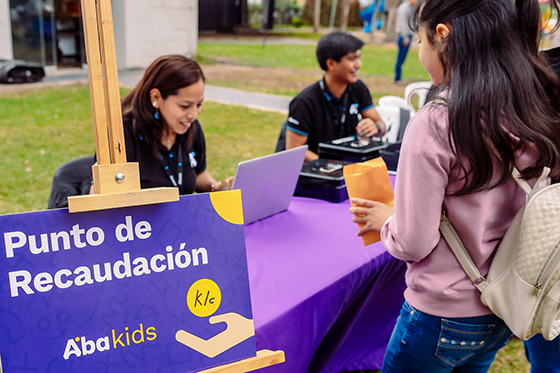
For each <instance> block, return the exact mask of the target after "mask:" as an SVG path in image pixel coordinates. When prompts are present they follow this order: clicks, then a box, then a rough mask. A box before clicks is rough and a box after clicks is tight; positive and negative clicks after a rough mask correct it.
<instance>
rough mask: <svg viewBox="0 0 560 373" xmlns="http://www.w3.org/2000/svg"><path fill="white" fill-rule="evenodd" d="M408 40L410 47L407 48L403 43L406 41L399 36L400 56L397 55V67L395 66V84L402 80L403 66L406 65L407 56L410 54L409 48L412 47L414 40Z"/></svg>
mask: <svg viewBox="0 0 560 373" xmlns="http://www.w3.org/2000/svg"><path fill="white" fill-rule="evenodd" d="M406 39H408V45H407V46H406V47H405V46H404V45H403V41H404V40H405V39H403V37H402V36H399V40H398V45H399V54H398V55H397V65H396V66H395V82H398V81H399V80H401V76H402V65H403V63H404V60H405V59H406V54H407V53H408V48H409V47H410V43H411V42H412V38H406Z"/></svg>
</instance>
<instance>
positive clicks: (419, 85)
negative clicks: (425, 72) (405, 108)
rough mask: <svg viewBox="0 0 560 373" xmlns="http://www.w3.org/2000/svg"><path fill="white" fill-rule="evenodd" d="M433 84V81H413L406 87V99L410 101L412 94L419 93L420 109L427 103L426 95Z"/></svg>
mask: <svg viewBox="0 0 560 373" xmlns="http://www.w3.org/2000/svg"><path fill="white" fill-rule="evenodd" d="M432 85H433V83H432V82H416V83H411V84H409V85H407V86H406V87H405V89H404V99H405V100H406V102H410V98H411V97H412V95H418V109H420V108H421V107H422V106H424V104H425V103H426V96H428V91H429V90H430V88H431V87H432Z"/></svg>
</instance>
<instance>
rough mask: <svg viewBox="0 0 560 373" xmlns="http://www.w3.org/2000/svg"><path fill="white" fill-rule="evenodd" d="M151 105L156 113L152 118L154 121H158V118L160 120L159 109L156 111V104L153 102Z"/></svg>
mask: <svg viewBox="0 0 560 373" xmlns="http://www.w3.org/2000/svg"><path fill="white" fill-rule="evenodd" d="M152 105H153V106H154V107H155V108H156V112H155V114H154V118H156V120H159V118H160V117H161V116H160V115H159V109H158V108H157V106H156V105H157V102H156V101H154V102H153V103H152Z"/></svg>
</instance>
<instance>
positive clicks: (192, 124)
mask: <svg viewBox="0 0 560 373" xmlns="http://www.w3.org/2000/svg"><path fill="white" fill-rule="evenodd" d="M204 82H205V78H204V74H203V73H202V70H201V68H200V66H199V65H198V64H197V63H196V62H195V61H193V60H192V59H190V58H187V57H184V56H179V55H172V56H163V57H160V58H158V59H157V60H155V61H154V62H153V63H152V64H151V65H150V67H148V69H147V70H146V72H145V74H144V77H143V78H142V80H141V81H140V83H138V85H137V86H136V88H134V89H133V90H132V91H131V92H130V93H129V94H128V95H127V96H126V97H125V98H124V99H123V101H122V106H123V113H124V118H123V122H124V131H125V144H126V157H127V160H128V161H129V162H138V163H139V165H140V183H141V186H142V188H155V187H165V186H175V187H178V188H179V192H180V193H181V194H190V193H193V192H194V191H197V192H210V191H214V190H226V189H229V188H230V187H231V181H232V178H226V179H225V180H224V181H221V182H219V181H216V180H214V178H213V177H212V175H210V173H209V172H208V171H207V170H206V144H205V140H204V133H203V131H202V128H201V126H200V123H199V122H198V120H197V118H198V116H199V114H200V112H201V109H202V101H203V100H204Z"/></svg>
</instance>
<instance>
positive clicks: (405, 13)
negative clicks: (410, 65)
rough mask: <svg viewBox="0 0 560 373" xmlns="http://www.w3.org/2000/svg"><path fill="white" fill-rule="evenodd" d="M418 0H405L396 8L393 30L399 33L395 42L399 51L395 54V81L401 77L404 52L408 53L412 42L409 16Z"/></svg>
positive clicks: (404, 57) (399, 80)
mask: <svg viewBox="0 0 560 373" xmlns="http://www.w3.org/2000/svg"><path fill="white" fill-rule="evenodd" d="M417 1H418V0H405V1H404V2H403V3H402V4H401V5H399V7H398V8H397V19H396V22H395V31H396V32H397V34H398V35H399V38H398V41H397V44H398V46H399V53H398V55H397V64H396V66H395V83H400V82H401V77H402V65H403V64H404V60H405V59H406V54H407V53H408V48H410V43H411V42H412V36H413V35H414V31H413V30H412V29H411V28H410V24H409V22H410V17H411V10H412V6H413V5H414V4H416V2H417Z"/></svg>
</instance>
